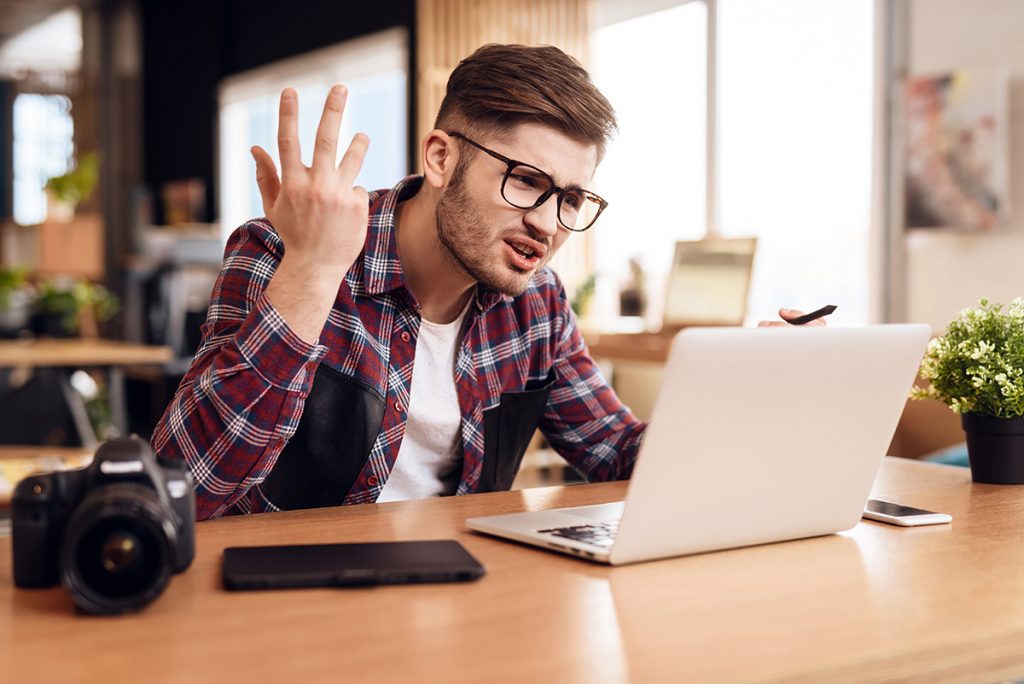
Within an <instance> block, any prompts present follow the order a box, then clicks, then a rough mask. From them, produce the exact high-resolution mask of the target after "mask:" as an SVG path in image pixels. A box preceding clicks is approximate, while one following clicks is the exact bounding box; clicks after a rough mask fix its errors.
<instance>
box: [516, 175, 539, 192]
mask: <svg viewBox="0 0 1024 684" xmlns="http://www.w3.org/2000/svg"><path fill="white" fill-rule="evenodd" d="M509 180H511V181H512V182H514V183H515V184H516V185H517V186H519V187H521V188H536V187H538V186H539V185H540V179H538V178H537V177H535V176H524V175H522V174H519V173H513V174H512V175H510V176H509Z"/></svg>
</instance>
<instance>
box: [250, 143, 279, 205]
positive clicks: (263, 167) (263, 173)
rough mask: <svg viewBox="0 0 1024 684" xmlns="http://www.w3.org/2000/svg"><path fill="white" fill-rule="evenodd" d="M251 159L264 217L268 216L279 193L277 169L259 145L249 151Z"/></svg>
mask: <svg viewBox="0 0 1024 684" xmlns="http://www.w3.org/2000/svg"><path fill="white" fill-rule="evenodd" d="M249 151H250V152H251V153H252V158H253V160H255V162H256V185H257V186H259V189H260V197H261V198H262V200H263V214H264V216H266V215H269V214H270V210H271V209H273V207H274V204H275V203H276V202H277V195H278V193H279V192H280V191H281V179H280V178H278V177H277V168H276V167H275V166H274V160H273V159H272V158H271V156H270V155H269V154H267V151H266V150H264V149H263V148H262V147H260V146H259V145H256V146H254V147H253V148H252V149H251V150H249Z"/></svg>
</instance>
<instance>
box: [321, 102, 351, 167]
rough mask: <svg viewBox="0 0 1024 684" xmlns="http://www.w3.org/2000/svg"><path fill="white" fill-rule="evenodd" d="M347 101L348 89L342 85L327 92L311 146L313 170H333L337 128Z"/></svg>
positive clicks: (335, 156)
mask: <svg viewBox="0 0 1024 684" xmlns="http://www.w3.org/2000/svg"><path fill="white" fill-rule="evenodd" d="M347 101H348V89H347V88H346V87H345V86H343V85H335V86H334V87H332V88H331V91H330V92H329V93H328V94H327V100H326V101H325V102H324V113H323V115H322V116H321V117H320V126H319V127H318V128H317V131H316V144H315V145H314V146H313V169H314V171H324V172H326V171H333V170H334V160H335V159H336V158H337V156H338V129H339V128H341V115H342V113H343V112H344V111H345V103H346V102H347Z"/></svg>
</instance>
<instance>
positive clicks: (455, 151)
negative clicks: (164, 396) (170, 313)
mask: <svg viewBox="0 0 1024 684" xmlns="http://www.w3.org/2000/svg"><path fill="white" fill-rule="evenodd" d="M346 95H347V92H346V90H345V88H344V87H343V86H335V87H334V89H332V90H331V92H330V94H329V95H328V97H327V102H326V104H325V106H324V112H323V116H322V118H321V121H320V125H319V129H318V131H317V136H316V142H315V146H314V154H313V162H312V166H311V167H309V168H307V167H305V166H304V165H303V164H302V162H301V161H300V156H299V141H298V136H297V131H296V128H297V123H296V122H297V98H296V94H295V92H294V91H292V90H291V89H288V90H285V91H284V92H283V93H282V95H281V105H280V123H279V133H278V145H279V150H280V160H281V175H280V177H278V175H277V172H276V170H275V168H274V164H273V162H272V160H271V158H270V156H269V155H268V154H267V153H266V152H265V151H264V150H262V149H260V148H253V156H254V158H255V160H256V169H257V182H258V184H259V188H260V193H261V195H262V199H263V207H264V211H265V214H266V218H263V219H256V220H253V221H250V222H248V223H246V224H245V225H243V226H242V227H240V228H239V229H238V230H236V231H235V233H234V234H233V235H232V236H231V239H230V240H229V241H228V245H227V249H226V252H225V260H224V265H223V268H222V270H221V273H220V276H219V278H218V281H217V284H216V285H215V287H214V291H213V301H212V304H211V308H210V313H209V317H208V319H207V321H206V324H205V326H204V329H203V333H204V339H203V344H202V346H201V348H200V349H199V352H198V353H197V355H196V358H195V360H194V362H193V364H192V367H191V368H190V369H189V372H188V374H187V375H186V376H185V378H184V380H183V381H182V383H181V386H180V387H179V389H178V392H177V394H176V396H175V397H174V399H173V401H172V402H171V404H170V406H169V407H168V408H167V411H166V412H165V414H164V416H163V418H162V419H161V421H160V424H159V425H158V427H157V430H156V433H155V435H154V438H153V445H154V448H155V449H156V451H157V453H159V454H160V455H163V456H168V457H177V458H184V459H185V460H186V461H187V462H188V465H189V467H190V468H191V470H192V472H193V474H194V476H195V481H196V489H197V509H198V510H197V515H198V518H199V519H205V518H210V517H214V516H219V515H223V514H230V513H250V512H257V511H272V510H282V509H295V508H308V507H315V506H330V505H338V504H354V503H365V502H373V501H390V500H396V499H407V498H419V497H424V496H436V495H450V494H467V493H472V492H484V491H492V490H503V489H508V488H509V487H510V486H511V484H512V480H513V478H514V477H515V475H516V472H517V470H518V468H519V465H520V462H521V460H522V456H523V453H524V451H525V449H526V446H527V444H528V442H529V441H530V438H531V436H532V434H533V433H534V431H535V429H536V428H537V427H540V429H541V430H542V431H543V432H544V434H545V435H546V436H547V438H548V440H549V441H550V443H551V445H552V446H553V447H554V448H555V449H556V450H557V451H558V452H559V453H560V454H561V455H562V456H563V457H564V458H565V459H566V460H567V461H568V462H569V463H570V464H572V465H573V466H574V467H575V468H576V469H577V470H579V471H580V472H581V473H582V474H584V475H585V476H586V477H587V478H588V479H590V480H616V479H622V478H627V477H629V475H630V472H631V470H632V468H633V463H634V460H635V458H636V452H637V448H638V446H639V443H640V439H641V436H642V434H643V430H644V427H645V426H644V424H643V423H642V422H640V421H639V420H638V419H637V418H636V417H634V416H633V415H632V413H630V411H629V410H628V409H627V408H626V407H625V406H623V405H622V404H621V403H620V402H619V400H618V398H617V397H616V396H615V393H614V392H613V391H612V389H611V388H610V387H609V386H608V384H607V382H606V381H605V380H604V378H603V377H602V376H601V374H600V372H599V371H598V369H597V366H596V365H595V364H594V362H593V360H592V359H591V358H590V356H589V355H588V353H587V349H586V347H585V345H584V343H583V340H582V338H581V337H580V333H579V331H578V330H577V328H576V323H575V318H574V316H573V313H572V311H571V309H570V308H569V304H568V302H567V299H566V294H565V291H564V289H563V288H562V285H561V283H560V282H559V280H558V277H557V276H556V275H555V274H554V273H553V272H552V271H551V270H550V269H548V268H545V264H546V263H547V262H548V261H549V260H550V259H551V257H552V256H553V255H554V254H555V252H556V251H557V250H558V249H559V247H561V245H562V244H563V243H564V242H565V240H566V239H567V238H568V237H569V235H570V233H571V232H573V231H583V230H587V229H589V228H590V227H591V226H592V225H593V223H594V222H595V221H596V220H597V219H598V217H599V215H600V213H601V211H602V210H603V208H604V207H605V206H606V203H605V201H604V200H603V199H601V198H600V197H598V196H597V195H595V194H594V193H592V192H590V191H588V190H586V189H585V188H587V187H589V183H590V182H591V179H592V178H593V175H594V171H595V169H596V168H597V164H598V162H599V161H600V159H601V156H602V153H603V151H604V146H605V143H606V141H607V140H608V138H609V137H610V135H611V134H612V133H613V132H614V130H615V127H616V125H615V117H614V112H613V110H612V108H611V106H610V105H609V103H608V101H607V100H606V99H605V98H604V96H602V95H601V93H600V92H598V90H597V89H596V88H595V87H594V85H593V84H592V83H591V81H590V78H589V76H588V74H587V72H586V71H585V70H584V69H583V68H582V67H580V65H579V64H578V63H577V62H576V61H575V60H573V59H572V58H571V57H569V56H567V55H566V54H564V53H563V52H562V51H560V50H558V49H557V48H554V47H536V48H531V47H524V46H516V45H504V46H503V45H489V46H485V47H483V48H480V49H479V50H478V51H477V52H475V53H474V54H473V55H471V56H470V57H469V58H467V59H466V60H464V61H463V62H462V63H461V64H460V65H459V66H458V67H457V68H456V69H455V71H454V72H453V73H452V76H451V78H450V80H449V82H448V90H447V94H446V97H445V99H444V102H443V103H442V105H441V109H440V112H439V114H438V117H437V120H436V122H435V129H434V130H432V131H431V132H430V133H429V134H428V135H427V136H426V138H425V139H424V140H423V144H422V162H423V169H424V173H423V176H422V177H409V178H406V179H404V180H402V181H401V182H399V183H398V185H396V186H395V187H394V188H392V189H391V190H382V191H377V192H374V193H369V194H368V193H367V192H366V191H365V190H364V189H362V188H360V187H353V183H354V179H355V177H356V175H357V173H358V172H359V169H360V166H361V164H362V161H363V158H364V155H365V154H366V150H367V146H368V144H369V141H368V139H367V138H366V136H365V135H363V134H358V135H356V136H355V138H354V139H353V140H352V143H351V144H350V145H349V147H348V150H347V151H346V152H345V154H344V156H343V157H342V160H341V162H340V164H339V165H338V166H337V167H335V159H336V151H337V135H338V129H339V126H340V121H341V116H342V112H343V110H344V107H345V100H346Z"/></svg>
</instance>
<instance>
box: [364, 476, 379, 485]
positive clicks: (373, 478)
mask: <svg viewBox="0 0 1024 684" xmlns="http://www.w3.org/2000/svg"><path fill="white" fill-rule="evenodd" d="M377 482H378V480H377V476H376V475H371V476H370V477H368V478H366V484H368V485H370V486H371V487H376V486H377Z"/></svg>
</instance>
